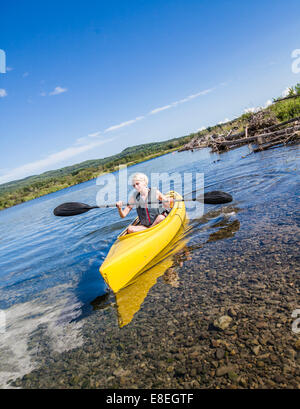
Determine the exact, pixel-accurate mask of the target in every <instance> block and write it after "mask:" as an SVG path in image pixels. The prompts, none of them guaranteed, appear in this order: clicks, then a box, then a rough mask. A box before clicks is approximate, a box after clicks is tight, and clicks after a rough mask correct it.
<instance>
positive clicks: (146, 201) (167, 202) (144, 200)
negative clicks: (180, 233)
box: [116, 173, 174, 233]
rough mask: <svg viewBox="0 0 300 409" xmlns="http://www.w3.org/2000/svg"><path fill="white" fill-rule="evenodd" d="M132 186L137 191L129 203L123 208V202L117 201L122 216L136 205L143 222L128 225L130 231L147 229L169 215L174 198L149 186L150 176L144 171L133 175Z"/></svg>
mask: <svg viewBox="0 0 300 409" xmlns="http://www.w3.org/2000/svg"><path fill="white" fill-rule="evenodd" d="M132 186H133V187H134V189H135V190H136V193H135V194H134V195H133V196H132V197H131V198H130V200H129V204H128V205H127V206H126V207H125V208H124V209H123V210H122V205H123V203H122V202H117V203H116V206H117V208H118V210H119V214H120V216H121V217H122V218H123V217H126V216H127V215H128V213H129V212H130V211H131V209H132V208H133V206H134V205H136V211H137V214H138V216H139V219H140V222H141V224H140V225H138V226H132V225H130V226H128V229H127V232H128V233H134V232H136V231H141V230H145V229H147V228H149V227H152V226H155V225H156V224H158V223H160V222H161V221H162V220H164V219H165V218H166V217H167V215H168V213H169V212H170V210H169V209H170V207H172V205H173V203H174V202H173V198H167V197H166V196H164V195H163V194H162V193H161V192H160V191H159V190H158V189H156V188H149V187H148V178H147V176H146V175H145V174H144V173H136V174H135V175H133V177H132ZM160 202H163V203H160ZM131 204H132V205H131Z"/></svg>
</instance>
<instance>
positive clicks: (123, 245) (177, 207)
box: [100, 191, 186, 293]
mask: <svg viewBox="0 0 300 409" xmlns="http://www.w3.org/2000/svg"><path fill="white" fill-rule="evenodd" d="M166 196H168V197H174V199H175V200H182V197H181V196H180V195H179V194H178V193H177V192H174V191H171V192H169V193H167V194H166ZM185 216H186V213H185V204H184V201H183V200H182V201H180V202H174V206H173V208H172V210H171V211H170V213H169V214H168V216H167V217H166V218H165V219H164V220H163V221H161V222H160V223H158V224H157V225H156V226H153V227H149V228H148V229H146V230H142V231H139V232H135V233H130V234H127V228H126V229H125V230H124V231H123V232H122V233H121V234H120V235H119V236H118V238H117V240H116V241H115V243H114V244H113V246H112V247H111V249H110V251H109V253H108V255H107V256H106V259H105V260H104V262H103V264H102V265H101V267H100V273H101V274H102V276H103V278H104V280H105V282H106V283H107V285H108V286H109V287H110V288H111V289H112V290H113V292H114V293H117V292H118V291H119V290H120V289H121V288H123V287H125V286H126V285H127V284H128V283H129V282H130V281H131V280H132V279H133V278H134V277H135V276H136V275H137V274H138V273H139V272H140V271H142V270H143V269H144V268H145V266H146V265H147V264H148V263H150V262H151V260H153V258H154V257H156V256H157V255H158V254H159V253H160V252H161V251H162V250H163V249H164V248H165V247H166V246H167V245H168V244H169V243H170V242H171V240H172V239H173V238H174V236H175V235H176V233H177V232H178V230H179V229H180V227H181V226H182V225H183V223H184V220H185ZM138 222H139V220H138V218H136V219H135V221H134V222H133V224H138Z"/></svg>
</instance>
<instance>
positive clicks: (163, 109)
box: [149, 104, 174, 115]
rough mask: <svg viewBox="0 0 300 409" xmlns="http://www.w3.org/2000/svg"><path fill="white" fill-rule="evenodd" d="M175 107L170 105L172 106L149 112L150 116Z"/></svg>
mask: <svg viewBox="0 0 300 409" xmlns="http://www.w3.org/2000/svg"><path fill="white" fill-rule="evenodd" d="M173 106H174V105H173V104H170V105H165V106H164V107H160V108H155V109H153V110H152V111H150V112H149V115H153V114H157V113H158V112H161V111H165V110H166V109H170V108H172V107H173Z"/></svg>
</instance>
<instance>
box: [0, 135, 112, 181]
mask: <svg viewBox="0 0 300 409" xmlns="http://www.w3.org/2000/svg"><path fill="white" fill-rule="evenodd" d="M112 140H113V138H110V139H105V140H101V141H96V142H92V143H88V144H86V145H82V146H75V145H73V146H71V147H69V148H66V149H63V150H62V151H59V152H56V153H52V154H51V155H48V156H47V157H46V158H44V159H40V160H37V161H35V162H30V163H27V164H25V165H22V166H19V167H17V168H15V169H12V170H10V171H9V172H7V173H6V174H4V175H2V176H0V184H2V183H6V182H9V181H11V180H16V179H22V178H24V177H26V176H30V175H33V174H36V173H40V172H42V171H45V170H46V169H48V168H49V167H50V166H52V165H56V164H57V163H60V162H63V161H65V160H66V159H70V158H72V157H73V156H77V155H79V154H80V153H83V152H87V151H89V150H91V149H93V148H96V147H98V146H100V145H103V144H105V143H107V142H110V141H112Z"/></svg>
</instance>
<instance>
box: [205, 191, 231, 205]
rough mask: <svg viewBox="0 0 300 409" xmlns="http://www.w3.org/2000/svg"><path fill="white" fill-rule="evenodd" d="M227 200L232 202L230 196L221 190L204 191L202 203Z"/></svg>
mask: <svg viewBox="0 0 300 409" xmlns="http://www.w3.org/2000/svg"><path fill="white" fill-rule="evenodd" d="M229 202H232V196H231V195H230V194H229V193H225V192H221V191H220V190H213V191H212V192H207V193H204V203H207V204H222V203H229Z"/></svg>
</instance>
